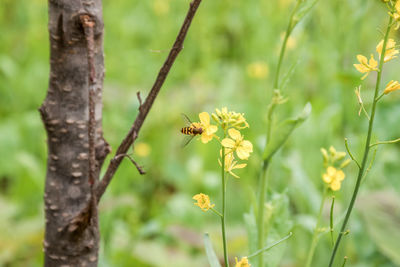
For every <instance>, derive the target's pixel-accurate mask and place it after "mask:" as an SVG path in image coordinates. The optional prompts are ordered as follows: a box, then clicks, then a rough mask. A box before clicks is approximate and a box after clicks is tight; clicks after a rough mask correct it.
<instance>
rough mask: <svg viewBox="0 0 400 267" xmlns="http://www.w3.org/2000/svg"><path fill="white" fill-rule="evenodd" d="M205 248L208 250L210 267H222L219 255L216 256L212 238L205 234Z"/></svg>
mask: <svg viewBox="0 0 400 267" xmlns="http://www.w3.org/2000/svg"><path fill="white" fill-rule="evenodd" d="M204 247H205V249H206V254H207V258H208V263H210V267H221V264H220V263H219V261H218V258H217V255H215V252H214V249H213V247H212V244H211V240H210V236H209V235H208V234H204Z"/></svg>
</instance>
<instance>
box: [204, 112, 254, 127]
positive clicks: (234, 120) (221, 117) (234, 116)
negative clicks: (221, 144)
mask: <svg viewBox="0 0 400 267" xmlns="http://www.w3.org/2000/svg"><path fill="white" fill-rule="evenodd" d="M215 113H216V114H214V113H213V114H212V115H211V116H212V117H213V119H214V121H216V122H217V123H218V124H220V125H221V127H222V128H223V129H224V130H226V129H228V128H229V127H235V128H236V129H238V130H241V129H244V128H248V127H249V124H248V123H247V122H246V119H245V118H244V114H243V113H237V112H234V111H228V109H227V108H226V107H223V108H222V109H221V110H219V109H215Z"/></svg>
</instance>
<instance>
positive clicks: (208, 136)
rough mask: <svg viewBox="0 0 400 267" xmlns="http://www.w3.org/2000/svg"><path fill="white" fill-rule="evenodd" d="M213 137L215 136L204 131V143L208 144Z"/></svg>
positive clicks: (202, 139) (202, 137)
mask: <svg viewBox="0 0 400 267" xmlns="http://www.w3.org/2000/svg"><path fill="white" fill-rule="evenodd" d="M212 138H213V136H212V135H208V134H206V133H202V135H201V142H202V143H203V144H207V143H208V142H210V141H211V139H212Z"/></svg>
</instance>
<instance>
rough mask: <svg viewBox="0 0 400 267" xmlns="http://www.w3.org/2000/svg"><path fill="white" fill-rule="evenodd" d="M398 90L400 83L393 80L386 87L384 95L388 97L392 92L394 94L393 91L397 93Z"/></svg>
mask: <svg viewBox="0 0 400 267" xmlns="http://www.w3.org/2000/svg"><path fill="white" fill-rule="evenodd" d="M397 90H400V83H399V82H398V81H393V80H391V81H390V82H389V83H388V84H387V85H386V88H385V91H383V93H384V94H385V95H387V94H389V93H391V92H393V91H397Z"/></svg>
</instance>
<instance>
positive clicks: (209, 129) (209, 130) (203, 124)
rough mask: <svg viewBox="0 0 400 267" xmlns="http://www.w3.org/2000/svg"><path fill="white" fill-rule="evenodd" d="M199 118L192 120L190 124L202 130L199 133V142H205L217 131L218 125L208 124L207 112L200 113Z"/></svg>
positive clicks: (208, 116)
mask: <svg viewBox="0 0 400 267" xmlns="http://www.w3.org/2000/svg"><path fill="white" fill-rule="evenodd" d="M199 119H200V122H194V123H192V126H193V127H195V128H201V129H202V130H203V132H202V133H201V142H202V143H203V144H207V143H208V142H210V141H211V140H212V139H213V137H214V136H215V135H214V134H215V133H216V132H217V130H218V127H217V126H215V125H212V124H210V115H209V114H208V113H207V112H202V113H200V114H199Z"/></svg>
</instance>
